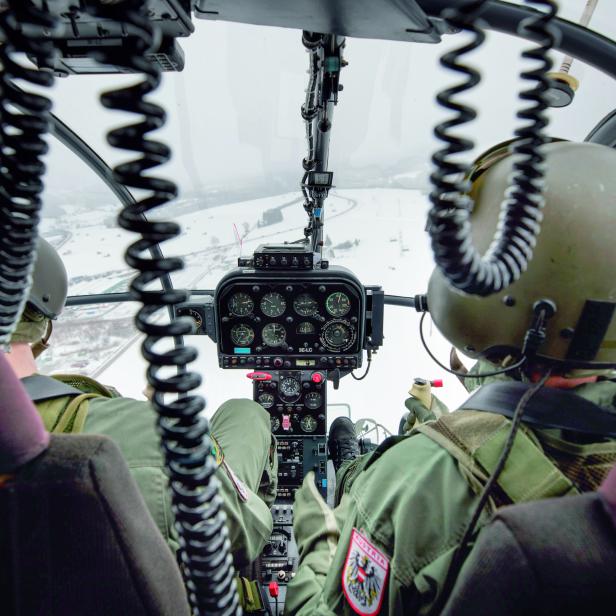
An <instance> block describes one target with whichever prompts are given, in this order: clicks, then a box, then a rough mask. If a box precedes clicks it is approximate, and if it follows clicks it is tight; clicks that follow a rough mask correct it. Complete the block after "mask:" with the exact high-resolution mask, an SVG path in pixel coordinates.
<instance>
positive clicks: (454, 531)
mask: <svg viewBox="0 0 616 616" xmlns="http://www.w3.org/2000/svg"><path fill="white" fill-rule="evenodd" d="M352 498H353V499H354V501H355V503H356V505H357V510H358V514H359V517H360V523H361V524H362V525H363V528H364V529H365V531H366V532H367V534H368V536H370V537H371V538H373V539H375V540H376V541H377V542H378V544H379V545H381V546H382V547H383V549H384V551H385V552H386V553H389V554H392V556H393V557H392V567H393V569H395V570H396V571H397V575H398V577H399V579H401V580H404V581H405V583H407V584H410V583H411V581H412V580H413V578H414V576H415V575H416V574H417V573H418V572H419V571H420V570H421V569H423V568H424V567H426V566H427V565H428V564H429V563H430V562H432V561H433V560H436V559H438V558H439V557H440V556H441V555H442V554H444V553H446V552H447V551H448V550H450V549H451V548H452V546H455V545H456V543H457V541H458V540H459V537H460V533H461V532H462V531H463V529H464V526H465V525H466V523H467V521H468V518H469V516H470V514H471V512H472V510H473V508H474V505H475V503H476V496H475V495H474V494H473V492H472V491H471V490H470V488H469V486H468V484H467V482H466V481H465V479H464V478H463V476H462V475H461V474H460V471H459V470H458V466H457V463H456V461H455V459H454V458H453V457H452V456H451V455H450V454H449V453H448V452H447V450H446V449H444V448H443V447H441V446H440V445H439V444H438V443H436V442H435V441H433V440H432V439H430V438H429V437H428V436H426V435H424V434H414V435H413V436H409V437H408V438H405V439H403V440H402V441H400V442H398V443H396V445H394V446H393V447H391V448H390V449H388V450H387V451H386V452H385V453H384V454H383V455H382V456H381V459H379V460H377V461H376V462H375V463H374V464H372V465H370V466H369V467H368V468H367V469H366V470H365V471H364V473H362V476H361V477H358V479H357V480H356V482H355V484H354V486H353V490H352Z"/></svg>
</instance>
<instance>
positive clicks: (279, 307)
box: [259, 292, 287, 317]
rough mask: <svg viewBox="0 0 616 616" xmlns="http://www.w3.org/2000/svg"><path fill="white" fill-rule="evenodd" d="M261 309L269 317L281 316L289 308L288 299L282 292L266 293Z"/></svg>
mask: <svg viewBox="0 0 616 616" xmlns="http://www.w3.org/2000/svg"><path fill="white" fill-rule="evenodd" d="M259 305H260V306H261V311H262V312H263V314H264V315H266V316H268V317H279V316H280V315H281V314H283V313H284V311H285V310H286V309H287V301H286V300H285V298H284V297H283V296H282V295H280V293H276V292H272V293H266V294H265V295H264V296H263V297H262V298H261V303H260V304H259Z"/></svg>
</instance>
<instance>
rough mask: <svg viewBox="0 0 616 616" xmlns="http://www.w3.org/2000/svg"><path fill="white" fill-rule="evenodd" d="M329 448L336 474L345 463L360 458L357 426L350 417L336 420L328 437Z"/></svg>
mask: <svg viewBox="0 0 616 616" xmlns="http://www.w3.org/2000/svg"><path fill="white" fill-rule="evenodd" d="M327 448H328V449H329V457H330V458H331V460H332V462H333V463H334V469H335V470H336V472H338V469H339V468H340V467H341V466H342V464H343V463H344V462H347V461H348V460H355V458H357V457H359V455H360V451H359V443H358V441H357V437H356V436H355V426H354V425H353V422H352V421H351V420H350V419H349V418H348V417H337V418H336V419H334V422H333V423H332V425H331V428H330V429H329V436H328V437H327Z"/></svg>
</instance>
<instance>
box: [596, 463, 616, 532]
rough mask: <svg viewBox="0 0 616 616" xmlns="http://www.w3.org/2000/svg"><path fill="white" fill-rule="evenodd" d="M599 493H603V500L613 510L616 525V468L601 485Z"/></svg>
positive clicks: (615, 467)
mask: <svg viewBox="0 0 616 616" xmlns="http://www.w3.org/2000/svg"><path fill="white" fill-rule="evenodd" d="M599 492H601V494H602V495H603V498H604V499H605V501H606V502H607V504H608V505H609V506H610V509H611V510H612V517H613V518H614V523H615V524H616V466H614V467H613V468H612V470H611V471H610V473H609V475H608V476H607V477H606V478H605V480H604V481H603V483H602V484H601V487H600V488H599Z"/></svg>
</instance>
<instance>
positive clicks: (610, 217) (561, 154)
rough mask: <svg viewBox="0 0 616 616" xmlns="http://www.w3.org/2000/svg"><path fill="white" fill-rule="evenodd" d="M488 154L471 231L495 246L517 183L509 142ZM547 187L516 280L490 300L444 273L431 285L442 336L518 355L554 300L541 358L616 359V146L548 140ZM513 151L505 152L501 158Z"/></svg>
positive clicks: (482, 350)
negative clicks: (530, 250) (541, 310)
mask: <svg viewBox="0 0 616 616" xmlns="http://www.w3.org/2000/svg"><path fill="white" fill-rule="evenodd" d="M502 148H503V149H501V151H500V152H499V151H498V148H496V149H494V148H493V149H492V150H491V151H490V153H491V157H492V159H493V160H492V164H489V163H488V164H486V160H485V157H481V158H480V159H479V160H478V162H477V164H476V165H475V167H474V169H473V172H472V173H471V174H470V176H469V177H470V178H471V181H472V184H471V189H470V193H469V194H470V196H471V197H472V199H473V202H474V205H473V210H472V213H471V221H472V237H473V241H474V243H475V245H476V246H477V248H478V249H479V250H480V251H481V252H482V253H485V251H486V250H487V249H488V247H489V246H490V243H491V241H492V238H493V237H494V233H495V230H496V226H497V221H498V217H499V212H500V205H501V203H502V201H503V197H504V195H505V191H506V189H507V187H508V185H509V181H510V177H511V172H512V158H513V157H512V155H511V154H507V152H508V144H503V145H502ZM543 149H544V153H545V155H546V164H547V170H546V191H545V206H544V210H543V223H542V228H541V232H540V234H539V237H538V239H537V246H536V248H535V250H534V256H533V259H532V260H531V262H530V263H529V265H528V269H527V270H526V272H524V273H523V274H522V276H521V278H520V280H518V281H517V282H515V283H514V284H512V285H511V286H509V287H508V288H507V289H505V290H504V291H502V292H500V293H497V294H494V295H491V296H489V297H478V296H471V295H466V294H464V293H462V292H460V291H458V290H456V289H454V288H453V287H451V286H450V285H449V284H448V282H447V281H446V279H445V278H444V276H443V275H442V274H441V272H440V271H439V270H435V271H434V272H433V273H432V276H431V278H430V282H429V285H428V309H429V311H430V315H431V317H432V319H433V321H434V323H435V324H436V326H437V328H438V329H439V330H440V331H441V333H442V334H443V335H444V336H445V338H447V339H448V340H449V342H451V344H453V345H454V346H455V347H457V348H459V349H461V350H462V351H463V352H464V353H466V354H468V355H470V356H471V357H475V358H482V357H483V358H488V359H498V358H502V357H504V356H506V355H514V356H516V355H519V354H520V352H521V349H522V345H523V341H524V336H525V333H526V331H527V329H528V328H529V326H530V325H531V323H532V321H533V305H534V304H535V302H537V301H539V300H543V299H547V300H551V301H552V302H554V304H555V305H556V314H555V315H554V316H553V317H551V318H550V319H549V321H548V325H547V331H546V334H547V337H546V340H545V342H544V343H543V344H542V346H541V348H540V349H539V352H538V355H537V359H538V360H539V361H541V360H547V361H548V362H550V363H553V364H554V363H556V364H560V365H562V367H563V368H567V369H577V368H580V369H603V368H613V367H615V366H616V318H613V315H614V308H615V307H616V273H615V271H616V267H615V266H616V150H614V149H611V148H608V147H606V146H603V145H597V144H590V143H571V142H566V141H561V142H554V143H549V144H547V145H545V146H543ZM503 154H506V155H503Z"/></svg>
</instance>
